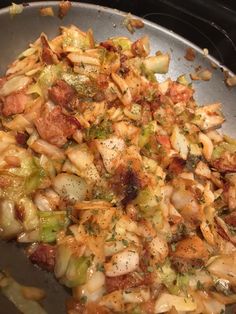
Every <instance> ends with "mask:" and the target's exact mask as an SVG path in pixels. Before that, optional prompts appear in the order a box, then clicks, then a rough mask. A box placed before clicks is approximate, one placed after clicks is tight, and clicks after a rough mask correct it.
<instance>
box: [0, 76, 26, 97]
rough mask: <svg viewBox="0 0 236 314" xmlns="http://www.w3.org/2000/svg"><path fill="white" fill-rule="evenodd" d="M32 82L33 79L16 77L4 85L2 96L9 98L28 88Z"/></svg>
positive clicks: (0, 93) (0, 94) (1, 90)
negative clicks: (14, 93)
mask: <svg viewBox="0 0 236 314" xmlns="http://www.w3.org/2000/svg"><path fill="white" fill-rule="evenodd" d="M30 81H31V78H29V77H27V76H24V75H18V76H14V77H12V78H10V79H9V80H8V81H6V82H5V83H4V84H3V86H2V87H1V89H0V96H8V95H10V94H11V93H13V92H17V91H19V90H20V89H22V88H24V87H26V86H27V85H28V84H29V83H30Z"/></svg>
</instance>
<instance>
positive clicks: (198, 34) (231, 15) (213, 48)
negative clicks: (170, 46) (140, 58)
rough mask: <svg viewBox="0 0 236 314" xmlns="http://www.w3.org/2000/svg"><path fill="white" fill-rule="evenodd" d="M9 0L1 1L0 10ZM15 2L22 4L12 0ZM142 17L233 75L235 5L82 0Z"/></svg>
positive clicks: (202, 0) (227, 0)
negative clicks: (204, 53) (182, 39)
mask: <svg viewBox="0 0 236 314" xmlns="http://www.w3.org/2000/svg"><path fill="white" fill-rule="evenodd" d="M11 2H12V1H7V0H4V1H1V3H0V7H3V6H7V5H9V4H10V3H11ZM14 2H15V3H22V2H23V1H19V0H15V1H14ZM84 2H87V3H95V4H98V5H103V6H108V7H112V8H116V9H119V10H122V11H127V12H130V13H132V14H136V15H138V16H140V17H143V18H146V19H148V20H150V21H152V22H155V23H157V24H159V25H162V26H164V27H166V28H168V29H170V30H172V31H174V32H175V33H177V34H179V35H181V36H183V37H185V38H187V39H188V40H190V41H191V42H193V43H194V44H196V45H197V46H199V47H200V48H207V49H208V50H209V53H210V54H211V55H213V56H214V57H215V58H216V59H218V60H219V61H220V62H221V63H222V64H223V65H225V66H227V67H228V68H229V69H231V70H232V71H233V72H236V2H235V1H232V0H207V1H206V0H188V1H183V0H145V1H143V0H129V1H127V0H112V1H111V0H97V1H95V0H85V1H84Z"/></svg>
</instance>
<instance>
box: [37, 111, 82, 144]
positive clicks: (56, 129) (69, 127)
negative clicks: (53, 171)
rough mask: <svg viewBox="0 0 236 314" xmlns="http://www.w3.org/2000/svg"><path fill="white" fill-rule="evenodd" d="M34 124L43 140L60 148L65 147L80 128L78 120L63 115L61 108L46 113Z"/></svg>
mask: <svg viewBox="0 0 236 314" xmlns="http://www.w3.org/2000/svg"><path fill="white" fill-rule="evenodd" d="M34 123H35V125H36V128H37V130H38V132H39V135H40V136H41V137H42V139H44V140H45V141H47V142H49V143H50V144H53V145H56V146H58V147H61V146H62V145H64V144H65V143H66V141H67V138H70V137H71V136H72V135H73V134H74V132H75V131H76V130H77V128H78V126H79V123H77V120H76V119H75V118H74V117H71V116H67V115H65V114H63V113H62V110H61V107H59V106H57V107H55V108H54V109H53V110H52V111H51V112H44V114H43V115H42V116H41V117H39V118H37V119H36V120H35V121H34Z"/></svg>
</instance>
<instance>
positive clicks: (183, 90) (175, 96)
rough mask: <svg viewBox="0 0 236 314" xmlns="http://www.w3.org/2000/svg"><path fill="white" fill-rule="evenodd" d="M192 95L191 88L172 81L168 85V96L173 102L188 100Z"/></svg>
mask: <svg viewBox="0 0 236 314" xmlns="http://www.w3.org/2000/svg"><path fill="white" fill-rule="evenodd" d="M192 96H193V90H192V89H191V88H190V87H187V86H184V85H182V84H179V83H176V82H173V83H172V84H171V87H170V98H171V100H172V101H173V102H174V103H178V102H181V101H184V102H188V101H189V100H190V98H191V97H192Z"/></svg>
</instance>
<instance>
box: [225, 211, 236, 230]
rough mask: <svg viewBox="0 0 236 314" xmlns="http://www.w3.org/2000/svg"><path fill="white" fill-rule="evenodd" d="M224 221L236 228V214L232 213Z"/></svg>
mask: <svg viewBox="0 0 236 314" xmlns="http://www.w3.org/2000/svg"><path fill="white" fill-rule="evenodd" d="M224 221H225V222H226V223H227V224H228V225H230V226H233V227H236V212H232V213H230V214H229V215H227V216H225V217H224Z"/></svg>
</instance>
